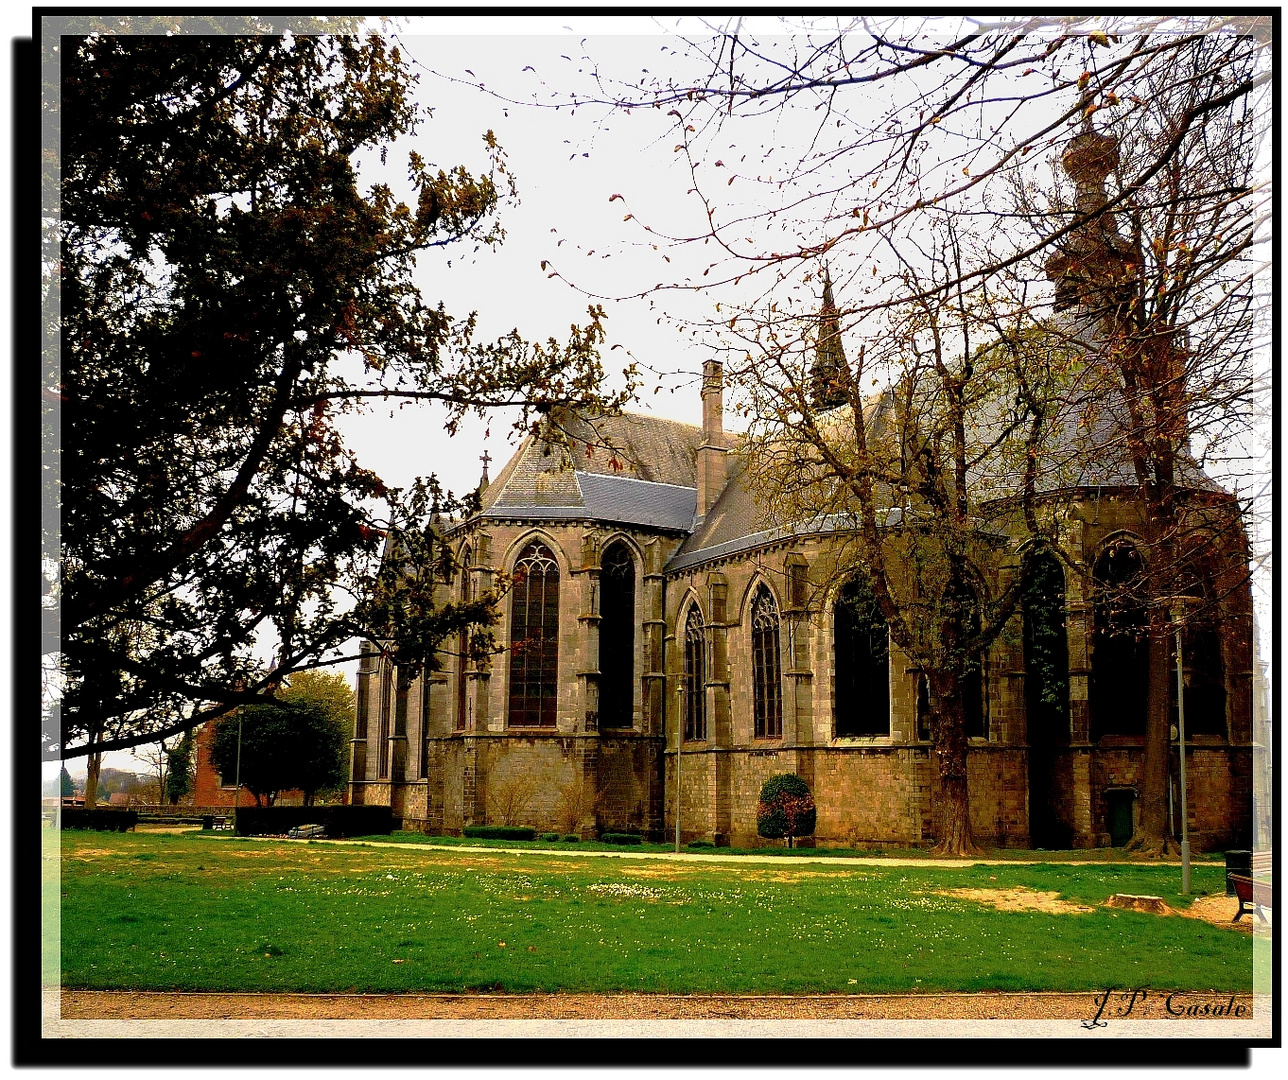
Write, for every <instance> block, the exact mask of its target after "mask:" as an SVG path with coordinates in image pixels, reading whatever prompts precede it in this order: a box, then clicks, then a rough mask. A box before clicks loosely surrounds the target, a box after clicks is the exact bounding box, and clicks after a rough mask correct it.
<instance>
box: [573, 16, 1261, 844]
mask: <svg viewBox="0 0 1288 1080" xmlns="http://www.w3.org/2000/svg"><path fill="white" fill-rule="evenodd" d="M1270 30H1271V24H1270V22H1269V21H1268V20H1267V19H1265V18H1257V17H1242V16H1231V17H1224V16H1208V15H1202V16H1180V17H1174V16H1162V15H1149V16H1121V17H1112V18H1104V17H1047V16H1042V17H1034V18H1007V19H1002V20H998V21H995V22H981V21H979V20H971V19H966V18H956V17H954V18H948V17H945V18H928V19H920V18H913V17H909V16H897V17H857V18H854V19H849V20H841V19H836V18H834V17H830V18H826V19H822V18H804V19H795V20H790V21H788V20H783V21H781V22H771V23H768V24H766V23H765V22H764V21H763V20H755V19H750V18H748V19H744V18H736V19H731V20H729V21H727V22H725V23H722V24H719V25H715V24H711V23H707V22H701V29H700V30H699V31H698V32H696V33H689V34H686V35H684V36H682V37H680V38H679V39H673V42H674V43H675V44H676V45H677V47H676V48H675V49H673V50H672V53H671V55H670V56H669V57H668V64H667V66H666V68H665V69H664V71H663V73H662V74H657V73H656V72H654V73H651V74H650V73H645V74H643V75H641V76H640V77H638V78H634V79H632V78H628V77H625V76H624V75H622V74H620V73H617V72H613V71H610V70H608V69H607V68H605V67H602V66H600V65H597V64H595V63H594V57H593V56H590V55H587V56H586V57H584V58H583V59H585V60H587V61H589V64H588V70H590V71H591V72H592V74H593V78H594V84H593V86H590V87H588V88H585V89H582V90H576V91H574V92H571V93H568V94H567V95H566V96H565V97H564V98H563V99H562V103H563V104H576V105H578V106H584V105H586V104H589V103H598V104H602V105H607V106H611V107H612V109H613V110H615V111H617V112H620V111H629V112H638V111H639V110H646V112H645V115H653V116H656V117H660V118H664V119H665V121H666V122H667V123H669V124H670V125H671V131H672V132H673V134H674V160H675V161H676V162H677V163H678V164H679V167H680V169H681V171H682V173H683V177H684V182H685V184H686V186H687V191H688V198H689V199H690V200H691V201H692V202H693V204H694V209H695V210H696V211H697V214H696V220H697V222H698V225H697V227H696V228H693V227H689V228H683V227H681V226H680V225H679V224H678V223H673V222H669V221H658V220H650V219H649V217H648V215H647V213H646V212H645V211H643V210H642V209H641V208H639V207H637V206H635V205H634V204H633V202H632V199H631V197H630V195H629V193H626V194H624V193H623V191H624V190H626V189H625V188H624V189H623V190H619V191H616V192H613V193H611V194H609V195H608V198H609V200H610V201H618V200H620V201H622V203H623V208H624V209H625V210H626V211H627V213H626V215H625V217H626V222H627V223H628V224H629V227H630V228H632V229H638V230H639V233H638V234H637V235H636V236H635V237H633V238H632V240H633V242H635V243H637V244H638V241H640V240H643V241H644V242H645V243H646V245H647V246H644V247H640V248H639V249H638V250H640V251H643V252H644V253H645V258H646V259H647V257H648V252H649V250H650V249H651V250H652V251H654V252H656V257H657V258H658V259H659V260H665V261H664V262H662V261H659V263H658V267H657V275H656V276H655V275H654V273H653V270H652V268H651V266H650V267H649V268H648V269H647V270H646V271H645V272H646V273H647V274H648V276H647V277H645V278H643V282H644V284H643V285H642V287H641V288H640V289H639V290H638V293H637V295H639V296H646V297H649V298H650V299H651V300H652V301H653V302H654V303H659V304H664V305H665V306H666V307H667V308H668V309H669V314H670V315H671V316H672V317H673V318H674V319H675V320H676V321H677V322H682V323H683V324H684V326H685V328H686V330H687V331H688V333H689V334H690V335H692V339H693V340H695V341H698V342H700V343H702V344H705V345H706V346H708V347H710V348H711V349H713V350H716V351H717V352H718V353H719V355H721V357H722V358H724V359H726V362H727V363H728V366H729V368H730V375H731V379H732V382H733V383H734V385H735V386H736V387H738V388H739V389H740V390H741V392H742V393H743V395H744V396H743V399H742V401H741V407H742V408H743V409H744V410H745V411H746V412H747V414H748V416H749V418H750V420H751V424H752V436H753V438H752V443H753V448H754V450H755V451H756V453H758V454H759V455H760V459H759V460H760V465H759V466H758V467H757V468H756V469H755V470H753V471H754V472H755V473H756V475H757V477H758V479H759V481H760V482H761V483H766V484H772V485H774V486H775V492H774V494H773V497H771V498H768V499H766V500H765V501H766V502H767V503H768V504H770V505H774V506H775V507H776V513H778V514H779V515H780V516H781V515H783V514H790V515H792V516H793V518H794V520H795V521H796V522H797V523H799V522H801V521H803V520H808V518H809V516H810V515H811V514H819V515H821V514H824V513H827V512H828V511H829V510H831V511H832V512H834V513H835V514H838V515H851V516H852V518H853V521H854V528H853V530H852V538H851V541H850V550H851V552H852V555H851V556H850V557H851V564H850V566H849V567H848V569H854V568H858V569H860V570H861V571H862V572H863V573H864V574H865V575H866V576H867V577H868V578H869V580H870V582H871V588H872V590H873V594H874V598H875V601H876V603H877V604H878V606H879V608H880V610H881V613H882V615H883V617H884V618H885V619H886V620H887V621H888V622H889V624H890V632H891V635H892V638H893V639H894V640H895V641H896V642H897V643H898V644H899V646H900V647H901V648H903V649H904V650H905V651H906V652H907V653H908V655H909V656H910V657H912V658H914V660H916V662H917V663H919V664H924V665H925V666H926V670H927V674H928V677H929V681H930V683H931V686H932V697H933V698H934V699H935V701H936V705H937V708H936V712H937V714H938V715H939V716H940V721H939V724H940V730H939V732H938V734H937V735H936V748H937V751H938V757H939V762H940V767H941V778H942V779H943V781H944V791H945V793H946V796H945V805H948V806H952V807H955V809H953V810H951V811H950V813H949V818H947V819H945V824H944V830H943V834H942V836H941V844H944V845H945V846H946V849H948V850H969V848H970V846H971V840H970V836H969V828H968V819H967V818H966V802H965V790H964V775H965V765H964V747H963V746H962V745H960V743H961V740H960V739H959V736H958V728H959V721H958V718H957V715H956V713H957V711H958V709H957V705H956V704H954V702H959V701H960V698H961V690H960V683H961V680H962V677H963V675H964V674H966V673H967V671H968V670H969V664H968V660H967V658H968V657H969V656H970V655H971V654H972V652H973V651H974V650H977V649H979V648H982V647H984V646H985V645H987V643H988V641H990V640H991V639H992V637H993V636H995V635H996V633H997V632H998V629H999V626H1000V625H1001V622H1003V621H1005V618H1006V617H1007V616H1008V614H1009V612H1010V611H1011V610H1013V608H1014V605H1015V603H1016V602H1017V595H1018V591H1019V589H1020V583H1021V579H1022V577H1023V575H1022V574H1021V575H1018V576H1017V577H1016V578H1014V579H1013V580H1011V581H1010V582H1008V583H1003V582H1002V581H1000V580H999V581H997V582H994V583H992V587H991V589H989V588H983V587H982V586H983V583H982V582H974V583H971V582H970V578H971V575H972V573H974V571H973V570H972V569H971V567H972V566H975V565H976V561H977V560H975V558H974V557H973V555H972V552H973V551H974V550H976V549H978V548H979V547H980V546H981V545H983V546H987V544H988V530H987V529H986V528H982V527H981V526H982V525H983V524H984V523H985V522H986V520H987V518H988V517H989V515H1005V514H1010V515H1011V517H1010V518H1009V519H1008V522H1009V526H1010V529H1011V534H1012V536H1013V537H1015V536H1016V534H1017V532H1018V535H1019V536H1020V537H1021V538H1027V539H1029V540H1031V541H1034V542H1036V541H1039V540H1040V541H1042V542H1043V543H1047V544H1049V545H1054V546H1055V547H1056V548H1058V539H1059V536H1058V531H1057V530H1056V528H1055V527H1054V524H1053V522H1052V520H1051V517H1052V514H1053V513H1054V511H1053V509H1052V507H1054V505H1055V503H1054V502H1052V501H1050V500H1046V499H1044V498H1038V497H1037V495H1038V494H1039V493H1040V492H1042V491H1056V490H1059V488H1060V486H1061V482H1062V478H1064V479H1066V480H1068V486H1076V478H1077V473H1078V467H1079V465H1080V463H1085V461H1086V460H1087V455H1088V454H1094V455H1096V457H1097V458H1098V459H1099V460H1101V461H1109V460H1111V459H1112V461H1113V462H1114V463H1115V464H1121V465H1122V467H1123V475H1124V476H1125V477H1126V481H1125V485H1126V486H1127V487H1130V488H1132V489H1134V490H1133V492H1132V497H1134V498H1136V499H1138V500H1139V502H1140V505H1141V506H1142V507H1143V508H1144V516H1145V524H1144V525H1143V527H1142V531H1143V533H1144V534H1145V536H1144V540H1145V542H1146V544H1147V545H1148V547H1149V558H1148V560H1147V563H1148V572H1147V574H1146V578H1145V580H1143V581H1142V582H1136V583H1131V584H1132V585H1133V587H1136V586H1139V588H1140V590H1141V592H1142V595H1143V597H1144V601H1143V602H1144V607H1145V616H1144V618H1145V626H1146V627H1147V629H1146V633H1147V636H1148V642H1149V646H1148V672H1147V679H1148V683H1149V691H1148V706H1147V724H1146V729H1147V734H1146V747H1147V749H1146V754H1145V765H1144V780H1143V785H1142V786H1143V789H1144V791H1143V811H1142V814H1141V819H1140V823H1139V831H1138V835H1137V836H1136V837H1135V844H1136V846H1137V847H1138V848H1140V849H1141V850H1143V851H1148V852H1163V851H1166V850H1168V848H1169V847H1170V846H1171V840H1170V836H1169V832H1170V824H1169V822H1168V820H1167V814H1166V757H1167V753H1168V741H1167V737H1168V723H1167V719H1168V711H1169V707H1170V706H1169V690H1168V688H1169V682H1168V674H1169V672H1170V671H1171V667H1172V665H1171V662H1170V659H1169V658H1170V656H1171V652H1170V650H1171V640H1172V635H1173V633H1174V630H1173V627H1172V626H1171V619H1172V618H1173V612H1174V610H1175V609H1176V607H1177V603H1176V600H1175V596H1176V594H1177V593H1178V592H1183V591H1185V589H1187V588H1188V589H1189V591H1190V592H1192V593H1193V592H1195V591H1197V592H1200V593H1207V594H1210V593H1212V592H1213V590H1216V591H1225V592H1229V591H1231V590H1234V589H1237V588H1240V587H1244V586H1246V575H1247V572H1248V571H1247V553H1246V550H1243V548H1242V545H1241V541H1240V536H1241V535H1242V534H1241V530H1242V528H1243V526H1242V523H1241V511H1246V509H1247V499H1246V491H1235V493H1234V497H1233V498H1232V497H1230V496H1228V495H1222V494H1221V493H1220V492H1218V491H1216V490H1213V489H1214V487H1215V486H1214V485H1211V484H1210V483H1204V478H1202V476H1201V474H1200V473H1198V471H1197V467H1198V466H1200V465H1207V466H1209V467H1215V468H1217V469H1219V470H1220V471H1221V472H1222V473H1223V475H1224V477H1225V479H1226V480H1227V482H1237V481H1238V479H1239V477H1238V475H1237V471H1236V470H1237V464H1236V462H1237V459H1238V458H1239V457H1240V456H1243V455H1248V454H1251V453H1254V452H1255V450H1254V448H1253V447H1252V446H1251V445H1250V439H1251V431H1252V424H1253V420H1252V417H1251V414H1250V408H1251V404H1252V402H1253V399H1254V395H1255V393H1256V392H1257V390H1258V384H1257V381H1256V379H1257V368H1256V365H1255V363H1254V360H1255V359H1256V355H1255V350H1256V348H1257V345H1258V340H1257V336H1256V330H1257V321H1256V318H1255V316H1256V313H1257V296H1256V293H1255V288H1254V287H1255V286H1256V284H1257V276H1256V271H1257V269H1258V267H1257V265H1256V263H1255V261H1254V257H1255V256H1256V255H1257V254H1258V252H1257V244H1258V242H1259V241H1263V240H1264V239H1265V237H1264V235H1263V234H1262V233H1261V232H1259V229H1261V228H1262V226H1263V224H1264V222H1265V221H1266V220H1267V219H1268V214H1267V209H1268V190H1267V189H1265V188H1263V187H1261V186H1259V185H1258V184H1257V182H1256V175H1257V166H1258V154H1262V155H1263V156H1264V153H1263V148H1262V142H1263V133H1264V131H1265V129H1266V125H1265V122H1264V121H1265V115H1266V112H1267V111H1268V106H1269V87H1270V78H1271V73H1270V66H1269V65H1270V58H1269V56H1268V52H1269V50H1268V47H1267V46H1268V44H1269V41H1270ZM591 48H593V46H592V47H591ZM565 89H566V88H565ZM556 107H557V106H556ZM1065 171H1067V174H1068V175H1067V178H1066V176H1065V175H1064V172H1065ZM650 182H652V180H650ZM1043 193H1050V194H1049V197H1048V196H1045V195H1044V194H1043ZM821 260H825V261H826V263H827V265H828V267H829V270H830V273H831V275H832V277H833V279H834V281H833V282H829V285H831V284H835V286H836V290H837V292H838V294H839V295H841V296H842V298H843V310H841V311H837V312H836V319H837V325H836V328H835V332H836V334H837V336H838V337H839V336H840V335H841V334H845V335H847V336H848V337H849V339H850V341H851V345H852V347H853V344H854V343H855V342H856V341H859V340H862V341H866V342H867V343H868V347H867V351H866V353H864V352H858V353H856V354H855V355H856V356H857V360H856V362H855V363H853V364H850V365H847V364H840V365H837V366H836V370H835V371H834V372H832V376H834V377H835V378H836V379H837V380H838V381H837V385H836V386H835V387H833V388H828V387H827V386H824V387H823V388H822V390H823V393H822V394H821V395H820V394H819V393H817V392H816V391H818V389H819V388H818V387H817V386H816V385H813V384H812V383H811V378H812V373H811V372H810V371H809V370H808V360H807V359H806V357H807V355H808V353H809V351H810V349H812V348H815V347H816V346H817V344H818V340H817V335H816V331H817V330H818V329H819V328H818V327H817V326H816V325H814V324H812V323H811V320H810V318H809V317H808V316H809V315H810V314H811V313H813V312H814V311H815V310H816V305H817V297H818V272H819V266H820V261H821ZM548 266H549V272H550V273H552V274H554V275H557V276H562V277H564V279H565V280H568V281H569V282H570V283H571V284H573V285H574V286H578V287H582V288H583V291H585V292H587V293H588V294H589V295H591V296H595V295H596V290H595V289H594V288H593V287H591V286H588V285H586V286H583V285H582V283H580V282H579V281H578V278H577V274H576V272H575V271H573V270H572V269H570V268H567V267H566V264H565V263H561V261H560V260H559V259H557V258H554V257H552V258H551V259H550V260H548ZM829 291H830V289H829ZM739 358H741V359H739ZM824 366H826V365H824ZM881 388H885V393H884V395H883V396H880V397H879V398H878V399H877V401H876V402H874V403H872V404H869V405H865V404H864V402H865V401H867V399H868V397H870V396H871V395H872V394H873V393H874V391H876V390H878V389H881ZM1261 389H1264V387H1261ZM812 392H813V396H812V399H811V394H812ZM824 406H827V407H830V408H832V409H835V408H836V407H838V406H848V409H849V411H848V413H846V414H845V415H846V416H847V417H848V418H849V419H848V421H847V424H848V426H845V427H842V426H841V425H839V423H838V422H837V421H836V420H835V419H830V420H827V421H826V422H825V421H824V414H826V413H827V412H828V408H825V407H824ZM891 455H893V456H891ZM892 462H893V463H897V464H895V465H893V466H892V465H891V464H890V463H892ZM1006 462H1009V463H1010V468H1009V469H1008V468H998V467H997V466H1000V465H1003V464H1004V463H1006ZM805 464H808V468H804V469H803V470H802V465H805ZM798 473H800V474H801V475H800V476H799V477H798V475H797V474H798ZM1240 500H1242V503H1241V501H1240ZM1044 515H1045V516H1044ZM895 522H898V524H899V528H897V529H895V528H892V527H891V526H892V524H893V523H895ZM1220 537H1224V538H1225V540H1224V542H1223V543H1222V544H1216V540H1217V538H1220ZM1196 544H1197V545H1198V546H1200V547H1202V546H1207V547H1209V548H1210V547H1213V546H1214V545H1215V546H1218V547H1220V548H1221V550H1222V552H1223V553H1224V554H1223V555H1222V558H1221V561H1222V562H1223V565H1222V567H1220V568H1219V569H1218V570H1216V571H1210V570H1204V571H1203V572H1202V573H1200V572H1199V571H1198V570H1197V569H1196V564H1195V560H1194V559H1193V558H1191V557H1190V555H1189V554H1187V553H1188V552H1192V551H1193V550H1194V548H1195V545H1196ZM896 552H897V554H896ZM1064 558H1065V561H1066V564H1067V566H1068V568H1069V569H1070V570H1071V571H1072V572H1074V573H1077V574H1080V575H1082V576H1083V577H1084V578H1089V576H1090V574H1091V568H1089V567H1087V566H1085V565H1082V564H1081V563H1080V562H1078V561H1077V560H1071V559H1070V558H1069V557H1068V555H1067V553H1066V554H1065V555H1064ZM892 561H893V562H897V564H898V565H899V567H900V568H901V573H900V574H892V573H890V572H889V565H890V564H891V562H892ZM908 567H913V568H916V572H915V573H911V574H909V573H906V572H904V571H906V568H908ZM846 569H847V567H845V566H841V567H839V568H838V571H837V572H838V573H841V572H843V571H844V570H846ZM1196 575H1197V576H1198V577H1206V578H1207V579H1208V580H1207V583H1206V585H1204V584H1200V585H1199V586H1194V585H1193V584H1191V585H1189V586H1185V585H1183V584H1182V582H1183V581H1184V580H1185V579H1186V578H1187V577H1188V578H1190V579H1193V578H1194V577H1195V576H1196ZM905 579H906V580H905ZM913 583H915V587H914V584H913ZM968 583H969V584H970V585H971V587H970V588H967V585H968ZM901 590H909V591H901ZM981 594H986V595H981ZM966 598H969V599H966ZM910 605H921V606H922V608H923V609H925V610H928V611H929V617H928V618H926V619H924V620H923V619H921V618H920V617H918V618H915V619H914V618H909V617H908V615H909V612H910V611H912V610H913V607H911V606H910ZM927 605H929V607H928V608H927V607H926V606H927ZM972 611H973V612H974V613H973V614H972ZM945 717H946V718H947V719H945ZM959 790H960V792H961V794H960V796H959V795H958V794H957V792H958V791H959Z"/></svg>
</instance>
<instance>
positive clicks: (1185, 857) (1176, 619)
mask: <svg viewBox="0 0 1288 1080" xmlns="http://www.w3.org/2000/svg"><path fill="white" fill-rule="evenodd" d="M1184 612H1185V607H1184V601H1183V600H1182V599H1181V598H1179V597H1178V598H1177V601H1176V605H1175V607H1173V609H1172V621H1173V623H1174V625H1175V626H1176V731H1177V740H1178V742H1179V743H1180V758H1181V895H1182V896H1189V894H1190V818H1189V806H1188V804H1187V799H1186V787H1185V661H1184V656H1183V653H1182V649H1181V626H1182V621H1183V618H1184Z"/></svg>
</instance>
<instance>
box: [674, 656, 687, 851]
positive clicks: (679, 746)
mask: <svg viewBox="0 0 1288 1080" xmlns="http://www.w3.org/2000/svg"><path fill="white" fill-rule="evenodd" d="M675 689H676V697H677V698H678V699H679V702H680V706H679V708H677V709H676V710H675V853H676V854H677V855H678V854H679V853H680V790H681V789H680V759H681V758H682V757H684V717H685V705H686V704H687V702H686V701H685V698H684V680H683V679H681V680H680V685H679V686H677V687H676V688H675Z"/></svg>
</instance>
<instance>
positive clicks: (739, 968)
mask: <svg viewBox="0 0 1288 1080" xmlns="http://www.w3.org/2000/svg"><path fill="white" fill-rule="evenodd" d="M45 865H46V866H47V867H48V868H49V872H50V873H51V874H54V873H58V870H59V867H60V866H61V883H60V889H59V893H60V900H61V935H62V936H61V942H62V951H61V960H62V979H61V981H62V985H64V986H67V987H77V988H100V989H108V988H118V989H120V988H128V989H139V990H168V989H185V990H294V991H318V992H324V991H331V992H336V991H373V992H375V991H389V992H397V991H462V990H477V989H496V990H508V991H530V990H538V989H540V990H547V991H555V990H566V991H621V990H636V991H639V990H643V991H659V992H671V993H708V992H729V993H806V992H810V993H816V992H830V991H835V992H842V993H847V992H848V993H867V992H900V991H912V990H923V991H933V990H943V991H946V990H965V991H972V990H1069V991H1074V990H1096V989H1100V990H1103V989H1104V988H1105V987H1109V986H1115V987H1124V986H1131V987H1139V986H1152V987H1159V988H1163V987H1166V988H1178V989H1190V990H1217V991H1247V990H1250V989H1251V986H1252V941H1251V938H1250V937H1249V936H1247V935H1244V934H1239V933H1235V932H1232V931H1230V930H1227V929H1225V928H1222V927H1217V926H1212V925H1210V924H1208V923H1205V922H1202V921H1200V920H1197V919H1189V918H1185V917H1182V916H1179V915H1174V916H1158V915H1148V914H1140V913H1136V912H1132V911H1115V910H1109V909H1105V908H1101V907H1099V906H1098V905H1100V904H1102V903H1103V902H1104V900H1105V899H1106V898H1108V897H1109V896H1110V895H1111V894H1113V893H1118V892H1127V893H1149V894H1154V895H1159V896H1162V897H1164V898H1165V899H1166V900H1167V902H1168V903H1169V904H1171V905H1172V906H1173V907H1175V908H1178V909H1179V908H1183V907H1184V906H1185V905H1186V903H1187V902H1188V900H1187V898H1183V897H1180V896H1178V895H1177V893H1176V890H1177V888H1178V887H1179V872H1178V869H1177V868H1176V867H1172V866H1167V867H1158V866H1137V865H1131V866H1124V865H1111V864H1105V865H1094V866H1061V865H1046V864H1032V863H1014V864H1008V865H1004V866H974V867H966V866H947V865H945V866H933V867H903V866H879V865H855V864H850V865H848V866H847V865H845V864H833V863H831V862H826V863H819V862H814V863H798V862H784V863H783V864H782V865H778V864H771V865H764V864H758V863H747V864H741V865H740V864H733V865H730V864H726V863H704V862H702V861H700V860H689V861H683V862H680V861H665V860H661V859H645V860H638V859H633V858H632V859H627V858H618V859H614V858H611V857H608V858H596V857H584V858H583V857H567V856H559V855H547V854H540V853H535V852H523V853H518V852H513V851H502V850H488V849H479V848H464V847H462V848H460V849H459V850H454V851H433V850H427V849H425V848H423V847H417V846H414V845H399V846H393V847H374V846H371V847H368V846H352V845H346V846H335V845H329V844H326V843H309V844H302V843H288V842H280V841H249V840H239V839H235V838H231V837H225V836H219V837H214V836H211V835H209V834H207V835H204V836H203V835H200V834H183V835H149V834H146V833H133V834H131V833H127V834H117V833H76V832H64V833H63V834H62V858H61V863H60V862H59V861H56V860H49V861H47V862H46V863H45ZM1192 886H1193V889H1194V890H1195V891H1196V892H1204V891H1206V892H1216V891H1220V890H1222V889H1223V871H1222V869H1221V867H1219V866H1216V865H1203V866H1198V867H1195V869H1194V874H1193V882H1192ZM956 889H973V890H1007V889H1021V890H1036V891H1039V892H1044V893H1052V894H1058V896H1059V898H1060V899H1062V900H1064V901H1067V902H1068V904H1069V905H1083V906H1086V907H1088V908H1091V909H1092V910H1090V911H1084V912H1072V911H1065V912H1062V913H1053V912H1048V911H1038V910H1015V911H1003V910H996V909H995V908H994V907H993V906H992V905H991V904H989V903H986V902H981V901H980V900H979V899H966V898H963V897H960V896H951V895H944V893H945V892H946V891H948V890H956Z"/></svg>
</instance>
